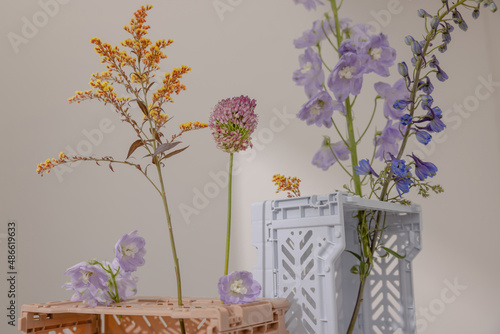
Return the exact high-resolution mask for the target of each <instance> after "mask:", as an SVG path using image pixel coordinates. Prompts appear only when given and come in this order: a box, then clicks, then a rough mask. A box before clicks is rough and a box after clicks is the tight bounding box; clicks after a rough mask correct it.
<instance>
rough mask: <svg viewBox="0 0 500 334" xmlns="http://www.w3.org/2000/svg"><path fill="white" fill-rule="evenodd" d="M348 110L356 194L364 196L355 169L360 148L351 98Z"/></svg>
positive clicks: (347, 105)
mask: <svg viewBox="0 0 500 334" xmlns="http://www.w3.org/2000/svg"><path fill="white" fill-rule="evenodd" d="M345 101H346V102H345V110H346V115H345V117H346V123H347V140H348V141H349V150H350V151H351V165H352V180H353V182H354V192H355V194H356V195H359V196H363V194H362V191H361V179H360V177H359V175H358V174H356V170H355V169H354V167H355V166H356V165H357V164H358V148H357V142H356V138H355V135H354V119H353V117H352V109H351V107H352V106H351V103H350V100H349V98H347V99H346V100H345Z"/></svg>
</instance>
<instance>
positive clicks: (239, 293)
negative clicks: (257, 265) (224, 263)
mask: <svg viewBox="0 0 500 334" xmlns="http://www.w3.org/2000/svg"><path fill="white" fill-rule="evenodd" d="M218 289H219V295H220V300H221V301H222V302H223V303H224V304H227V305H231V304H246V303H251V302H253V301H255V300H256V299H257V297H258V296H259V294H260V291H261V290H262V287H261V285H260V284H259V282H257V281H256V280H254V279H253V276H252V273H250V272H248V271H233V272H232V273H231V274H229V275H225V276H222V277H221V278H220V279H219V284H218Z"/></svg>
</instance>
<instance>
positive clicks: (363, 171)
mask: <svg viewBox="0 0 500 334" xmlns="http://www.w3.org/2000/svg"><path fill="white" fill-rule="evenodd" d="M354 170H355V172H356V174H358V175H370V174H371V175H373V176H375V177H378V174H377V173H375V171H374V170H373V168H372V166H371V165H370V162H369V161H368V159H362V160H360V161H359V165H358V166H354Z"/></svg>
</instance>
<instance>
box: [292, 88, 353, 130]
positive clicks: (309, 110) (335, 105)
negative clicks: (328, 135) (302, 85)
mask: <svg viewBox="0 0 500 334" xmlns="http://www.w3.org/2000/svg"><path fill="white" fill-rule="evenodd" d="M343 108H345V107H344V105H343V104H342V103H340V102H338V101H335V102H333V100H332V98H331V97H330V94H328V92H326V91H321V92H319V93H317V94H316V95H314V96H313V97H312V98H311V99H310V100H309V101H308V102H307V103H306V104H305V105H304V106H303V107H302V109H300V111H299V112H298V113H297V117H298V118H299V119H301V120H303V121H306V124H307V125H311V124H316V125H317V126H323V125H324V126H326V127H327V128H330V127H331V126H332V116H333V110H334V109H335V110H343Z"/></svg>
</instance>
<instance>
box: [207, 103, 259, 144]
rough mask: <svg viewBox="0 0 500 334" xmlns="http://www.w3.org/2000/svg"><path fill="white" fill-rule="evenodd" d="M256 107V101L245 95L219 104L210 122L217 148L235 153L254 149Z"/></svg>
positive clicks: (256, 121) (211, 115)
mask: <svg viewBox="0 0 500 334" xmlns="http://www.w3.org/2000/svg"><path fill="white" fill-rule="evenodd" d="M255 106H256V102H255V100H253V99H250V98H249V97H248V96H243V95H242V96H240V97H233V98H230V99H225V100H222V101H220V102H219V103H217V105H216V106H215V108H214V111H213V112H212V113H211V114H210V118H209V120H208V125H209V127H210V129H212V135H213V136H214V139H215V142H216V143H217V148H219V149H221V150H223V151H224V152H227V153H234V152H240V151H245V150H246V149H247V148H248V147H252V142H251V140H252V137H251V135H252V133H253V131H254V130H255V128H256V127H257V123H258V120H257V115H256V114H255V113H254V109H255Z"/></svg>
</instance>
